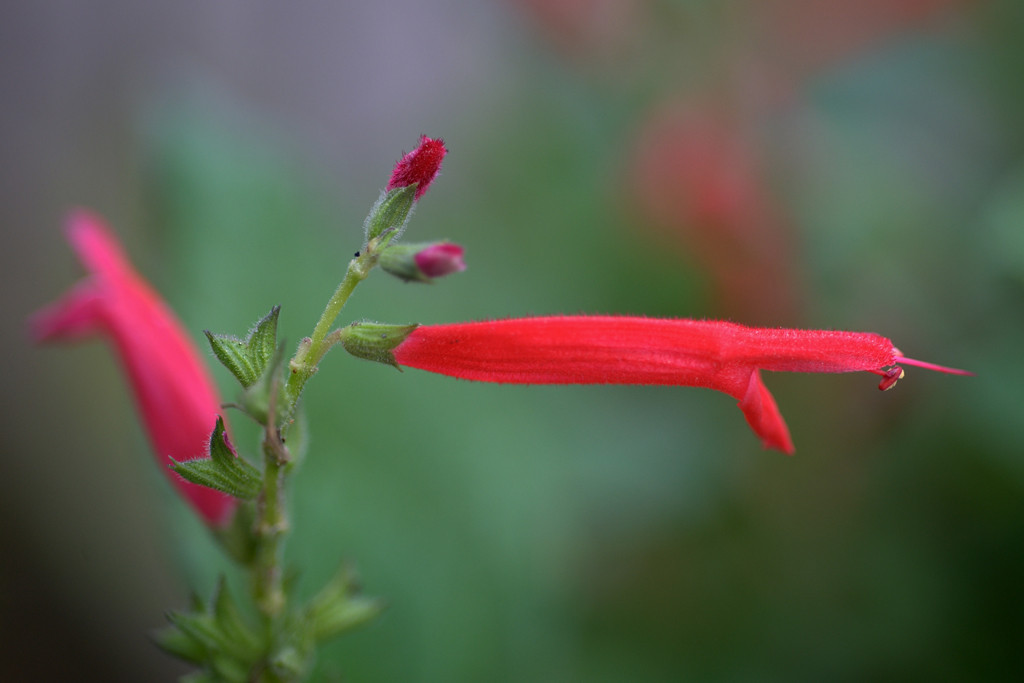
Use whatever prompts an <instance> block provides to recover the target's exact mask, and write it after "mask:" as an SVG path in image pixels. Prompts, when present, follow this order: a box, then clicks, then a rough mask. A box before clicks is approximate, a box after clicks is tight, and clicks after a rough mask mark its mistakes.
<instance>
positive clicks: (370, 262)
mask: <svg viewBox="0 0 1024 683" xmlns="http://www.w3.org/2000/svg"><path fill="white" fill-rule="evenodd" d="M376 263H377V254H376V253H375V251H374V250H373V248H372V245H371V246H370V247H368V248H367V249H366V251H365V252H364V253H363V254H362V255H361V256H357V257H356V258H354V259H352V260H351V261H349V263H348V271H346V273H345V278H344V279H343V280H342V281H341V284H339V285H338V288H337V289H336V290H334V294H333V295H332V296H331V298H330V300H329V301H328V302H327V307H326V308H325V309H324V312H323V313H322V314H321V315H320V319H319V320H318V321H317V323H316V327H314V328H313V334H312V335H310V337H309V340H308V342H304V343H303V344H301V345H300V346H299V350H298V351H297V352H296V353H295V357H294V358H292V361H291V363H290V364H289V365H290V369H291V372H290V374H289V376H288V384H287V385H286V387H285V391H286V392H287V393H286V395H287V397H288V400H289V401H290V402H291V404H292V406H293V407H294V405H295V404H296V403H298V400H299V395H300V394H301V393H302V387H303V386H304V385H305V384H306V380H308V379H309V378H310V377H311V376H312V374H313V372H314V371H315V370H316V366H317V364H319V362H320V359H321V358H323V356H324V354H325V353H326V352H327V350H328V349H329V348H330V346H327V347H326V348H325V347H324V341H325V339H327V335H328V333H329V332H330V330H331V327H332V326H333V325H334V321H335V320H337V318H338V314H339V313H341V309H342V308H344V307H345V304H346V303H347V302H348V298H349V297H350V296H352V291H353V290H354V289H355V288H356V285H358V284H359V283H360V282H362V281H363V280H365V279H366V276H367V275H369V274H370V270H371V269H372V268H373V266H374V265H376Z"/></svg>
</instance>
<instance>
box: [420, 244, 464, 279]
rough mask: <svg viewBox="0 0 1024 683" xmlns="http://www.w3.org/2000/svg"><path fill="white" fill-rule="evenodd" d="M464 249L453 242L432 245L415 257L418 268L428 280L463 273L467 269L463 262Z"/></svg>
mask: <svg viewBox="0 0 1024 683" xmlns="http://www.w3.org/2000/svg"><path fill="white" fill-rule="evenodd" d="M462 254H463V249H462V247H460V246H459V245H457V244H452V243H451V242H441V243H439V244H432V245H430V246H429V247H427V248H426V249H424V250H423V251H419V252H417V253H416V255H415V256H413V260H415V261H416V266H417V267H418V268H419V269H420V272H422V273H423V274H424V275H426V276H427V277H428V278H435V277H442V276H444V275H451V274H452V273H461V272H462V271H464V270H465V269H466V262H465V261H463V260H462Z"/></svg>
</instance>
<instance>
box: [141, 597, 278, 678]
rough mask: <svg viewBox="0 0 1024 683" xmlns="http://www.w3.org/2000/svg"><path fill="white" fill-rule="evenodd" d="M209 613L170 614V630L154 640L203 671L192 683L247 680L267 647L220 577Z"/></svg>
mask: <svg viewBox="0 0 1024 683" xmlns="http://www.w3.org/2000/svg"><path fill="white" fill-rule="evenodd" d="M212 603H213V607H212V610H211V609H210V608H208V607H205V608H203V609H200V610H196V611H192V612H188V613H185V612H171V613H169V614H168V615H167V619H168V620H169V621H170V622H171V626H170V627H169V628H167V629H165V630H164V631H161V632H160V633H159V634H157V636H156V641H157V644H158V645H160V647H162V648H163V649H164V650H165V651H167V652H169V653H170V654H172V655H175V656H176V657H180V658H181V659H184V660H186V661H189V662H192V663H194V664H200V665H202V666H203V667H204V671H203V672H198V673H197V674H193V676H194V677H195V678H194V680H213V681H232V682H234V681H237V682H238V683H244V682H245V681H248V680H249V679H250V672H251V671H252V670H253V668H254V666H255V665H256V664H257V663H258V662H259V661H261V660H262V659H263V658H264V655H265V652H266V644H265V643H264V642H263V641H261V639H260V638H259V637H258V635H257V632H256V631H254V630H252V629H250V628H249V625H248V624H246V623H245V621H244V620H243V619H242V615H241V613H240V612H239V611H238V608H237V607H236V606H235V603H234V600H233V599H232V597H231V595H230V593H229V592H228V590H227V585H226V582H225V580H224V578H223V577H221V579H220V581H219V582H218V584H217V590H216V595H215V596H214V599H213V601H212Z"/></svg>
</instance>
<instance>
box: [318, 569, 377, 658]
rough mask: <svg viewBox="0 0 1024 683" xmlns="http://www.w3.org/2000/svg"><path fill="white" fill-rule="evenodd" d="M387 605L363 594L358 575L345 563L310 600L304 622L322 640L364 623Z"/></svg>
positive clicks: (319, 640)
mask: <svg viewBox="0 0 1024 683" xmlns="http://www.w3.org/2000/svg"><path fill="white" fill-rule="evenodd" d="M384 607H385V604H384V602H383V601H382V600H379V599H377V598H369V597H366V596H363V595H361V589H360V587H359V580H358V577H357V576H356V574H355V572H354V571H353V570H352V568H351V567H349V566H347V565H346V566H342V568H341V569H340V570H339V571H338V573H337V574H335V575H334V578H332V579H331V580H330V581H329V582H328V583H327V585H326V586H324V587H323V588H322V589H321V590H320V592H319V593H318V594H317V595H316V597H314V598H313V599H312V600H311V601H310V602H309V605H307V607H306V612H305V618H304V619H303V622H304V623H305V624H306V628H307V629H308V632H309V635H310V636H311V637H312V638H313V639H314V640H315V641H316V642H323V641H325V640H328V639H330V638H333V637H334V636H337V635H339V634H341V633H343V632H345V631H349V630H351V629H354V628H356V627H357V626H360V625H362V624H365V623H366V622H368V621H370V620H371V619H373V618H374V617H376V616H377V615H378V614H380V613H381V612H382V611H384Z"/></svg>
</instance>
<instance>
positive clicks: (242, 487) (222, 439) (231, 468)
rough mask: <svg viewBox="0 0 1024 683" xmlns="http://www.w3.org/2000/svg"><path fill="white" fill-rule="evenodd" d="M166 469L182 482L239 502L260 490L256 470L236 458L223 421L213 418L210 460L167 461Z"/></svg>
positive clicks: (259, 476)
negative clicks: (177, 475) (214, 422)
mask: <svg viewBox="0 0 1024 683" xmlns="http://www.w3.org/2000/svg"><path fill="white" fill-rule="evenodd" d="M171 462H172V463H174V464H173V465H170V468H171V469H172V470H174V471H175V472H177V473H178V474H179V475H180V476H181V478H182V479H185V480H186V481H190V482H192V483H193V484H199V485H200V486H206V487H207V488H211V489H216V490H218V491H222V492H224V493H227V494H228V495H231V496H234V497H235V498H241V499H242V500H252V499H253V498H255V497H256V494H258V493H259V492H260V488H261V487H262V486H263V478H262V476H261V475H260V472H259V470H257V469H256V468H255V467H253V466H252V465H250V464H249V463H248V462H246V460H245V458H241V457H238V454H237V453H236V452H235V448H234V446H232V445H231V441H230V440H229V439H228V437H227V433H226V432H225V431H224V418H222V417H220V416H219V415H218V416H217V425H216V426H215V427H214V428H213V434H212V435H211V436H210V457H209V458H197V459H195V460H186V461H184V462H178V461H177V460H175V459H174V458H171Z"/></svg>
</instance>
